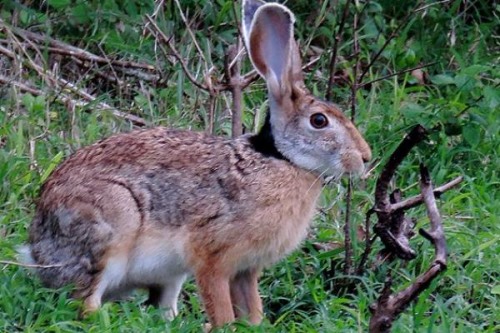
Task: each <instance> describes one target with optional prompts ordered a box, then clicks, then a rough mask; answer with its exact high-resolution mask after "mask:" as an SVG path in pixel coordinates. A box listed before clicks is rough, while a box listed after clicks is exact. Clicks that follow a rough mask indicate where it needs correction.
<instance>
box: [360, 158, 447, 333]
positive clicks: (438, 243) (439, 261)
mask: <svg viewBox="0 0 500 333" xmlns="http://www.w3.org/2000/svg"><path fill="white" fill-rule="evenodd" d="M420 175H421V181H420V188H421V190H422V195H423V197H424V201H425V205H426V208H427V213H428V216H429V219H430V221H431V230H430V231H425V230H423V229H422V230H420V233H421V234H422V235H423V236H424V237H425V238H427V239H428V240H429V241H430V242H431V243H432V244H433V245H434V249H435V257H434V261H433V263H432V264H431V266H430V267H429V269H428V270H427V271H426V272H425V273H423V274H421V275H420V276H419V277H417V279H416V280H415V281H414V282H413V283H412V284H411V285H409V286H408V287H407V288H405V289H404V290H402V291H400V292H398V293H397V294H394V295H393V294H391V279H390V278H389V279H388V280H386V283H385V285H384V288H383V290H382V292H381V295H380V297H379V298H378V300H377V302H376V303H374V304H372V305H371V306H370V310H371V312H372V317H371V319H370V327H369V331H370V333H383V332H390V329H391V327H392V323H393V321H394V320H395V319H396V318H397V316H398V315H399V314H400V313H401V312H403V311H404V310H405V309H406V308H407V307H408V306H409V305H410V304H411V302H412V301H414V300H415V299H416V298H417V297H418V296H419V295H420V294H421V293H422V292H423V291H424V290H425V289H427V288H428V287H429V285H430V284H431V282H432V281H433V280H434V279H435V278H436V277H437V276H438V275H439V273H441V272H442V271H444V270H445V269H446V241H445V238H444V232H443V227H442V221H441V216H440V214H439V211H438V208H437V205H436V200H435V197H434V193H433V192H434V191H433V189H432V183H431V180H430V176H429V172H428V170H427V168H425V167H424V166H423V165H421V166H420Z"/></svg>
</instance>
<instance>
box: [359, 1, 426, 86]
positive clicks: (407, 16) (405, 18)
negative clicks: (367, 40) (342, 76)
mask: <svg viewBox="0 0 500 333" xmlns="http://www.w3.org/2000/svg"><path fill="white" fill-rule="evenodd" d="M420 3H421V1H418V3H417V4H416V5H415V7H414V9H413V10H411V11H409V12H408V14H406V16H405V17H404V18H403V19H402V20H401V21H400V23H399V24H398V26H397V27H396V28H395V29H394V30H393V31H392V33H391V34H390V35H389V38H387V39H386V41H385V43H384V45H382V47H381V48H380V49H379V50H378V52H377V53H375V55H374V56H373V57H372V58H371V60H370V62H369V63H368V65H367V66H366V67H365V69H364V70H363V72H362V73H361V75H360V77H359V81H358V82H363V78H364V77H365V75H366V74H367V73H368V72H369V71H370V68H371V67H372V66H373V64H374V63H375V61H377V59H378V58H379V57H380V55H381V54H382V52H384V50H385V49H386V47H387V46H388V45H389V43H390V42H391V41H392V40H393V39H394V37H396V36H397V35H398V33H399V31H400V30H401V29H402V28H403V27H404V26H406V25H407V24H408V23H409V22H410V17H412V16H413V15H414V14H415V13H417V12H418V11H419V6H420Z"/></svg>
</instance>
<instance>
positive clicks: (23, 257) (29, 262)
mask: <svg viewBox="0 0 500 333" xmlns="http://www.w3.org/2000/svg"><path fill="white" fill-rule="evenodd" d="M16 252H17V256H16V257H17V261H19V262H20V263H21V264H23V265H26V266H33V265H35V260H34V259H33V255H32V254H31V246H30V245H28V244H23V245H19V246H17V247H16Z"/></svg>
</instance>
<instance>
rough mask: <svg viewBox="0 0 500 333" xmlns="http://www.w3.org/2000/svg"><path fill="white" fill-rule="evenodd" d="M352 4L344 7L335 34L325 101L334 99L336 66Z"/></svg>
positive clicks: (347, 3) (348, 2)
mask: <svg viewBox="0 0 500 333" xmlns="http://www.w3.org/2000/svg"><path fill="white" fill-rule="evenodd" d="M350 4H351V1H347V2H346V4H345V6H344V11H343V12H342V18H341V20H340V24H339V30H338V31H337V33H336V34H335V38H334V39H333V47H332V55H331V57H330V66H329V70H330V76H329V77H328V85H327V87H326V95H325V99H326V100H327V101H330V100H331V98H332V88H333V81H334V77H335V65H336V61H337V53H338V47H339V43H340V41H341V40H342V33H343V32H344V25H345V21H346V19H347V15H348V14H349V5H350Z"/></svg>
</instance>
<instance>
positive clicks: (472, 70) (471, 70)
mask: <svg viewBox="0 0 500 333" xmlns="http://www.w3.org/2000/svg"><path fill="white" fill-rule="evenodd" d="M489 70H490V67H489V66H484V65H472V66H469V67H467V68H464V69H463V71H462V72H463V73H464V74H466V75H470V76H474V75H477V74H479V73H486V72H487V71H489Z"/></svg>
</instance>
